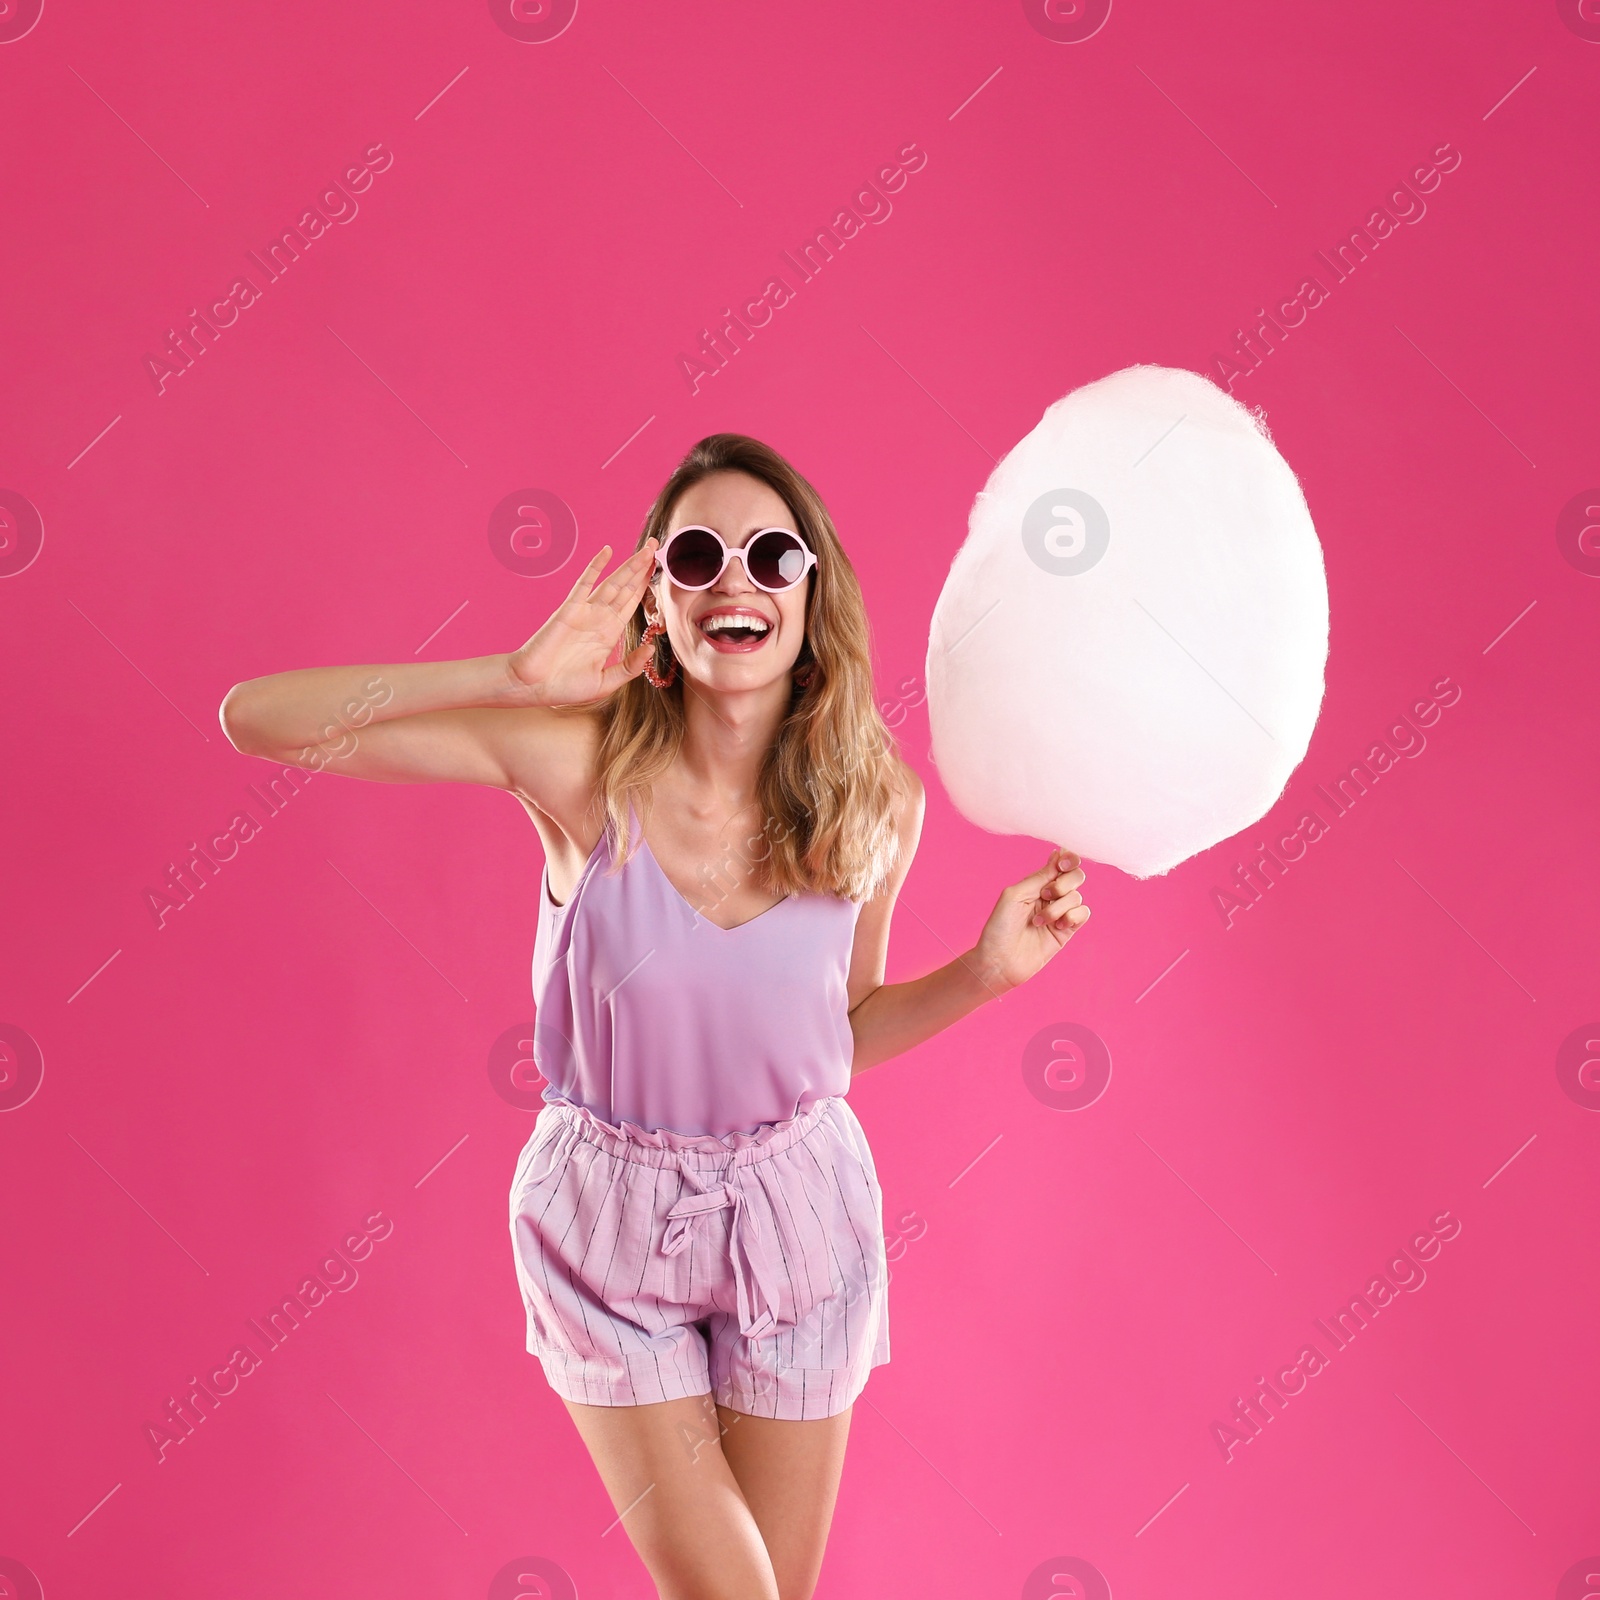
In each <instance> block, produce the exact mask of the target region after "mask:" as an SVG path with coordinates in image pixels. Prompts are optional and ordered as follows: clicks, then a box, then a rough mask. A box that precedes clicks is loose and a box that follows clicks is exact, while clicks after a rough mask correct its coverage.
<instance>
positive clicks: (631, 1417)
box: [565, 1395, 850, 1600]
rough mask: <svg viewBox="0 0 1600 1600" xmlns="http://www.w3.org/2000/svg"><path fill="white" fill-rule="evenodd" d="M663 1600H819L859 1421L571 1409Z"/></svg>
mask: <svg viewBox="0 0 1600 1600" xmlns="http://www.w3.org/2000/svg"><path fill="white" fill-rule="evenodd" d="M565 1404H566V1407H567V1410H568V1412H569V1413H570V1414H571V1416H572V1420H573V1422H574V1423H575V1424H576V1425H577V1428H578V1432H579V1434H580V1436H581V1437H582V1439H583V1442H584V1444H585V1445H586V1446H587V1447H588V1450H589V1453H590V1455H591V1456H592V1457H593V1459H594V1464H595V1467H596V1469H597V1470H598V1471H599V1473H600V1477H601V1481H602V1482H603V1483H604V1484H605V1487H606V1492H607V1493H608V1494H609V1495H610V1497H611V1503H612V1505H613V1506H614V1507H615V1508H616V1511H617V1521H618V1524H620V1526H621V1527H622V1528H625V1529H626V1530H627V1533H628V1536H629V1538H630V1539H631V1540H632V1541H633V1546H634V1548H635V1549H636V1550H637V1551H638V1552H639V1557H640V1559H641V1560H642V1561H643V1562H644V1564H645V1566H646V1567H648V1568H649V1570H650V1575H651V1577H652V1578H653V1579H654V1580H655V1583H656V1586H657V1588H658V1590H659V1591H660V1594H661V1596H662V1600H723V1597H725V1596H726V1597H728V1600H733V1597H735V1596H737V1597H738V1600H810V1596H811V1594H812V1591H813V1590H814V1589H815V1587H816V1582H817V1575H818V1573H819V1571H820V1570H821V1567H822V1557H823V1552H824V1550H825V1549H826V1547H827V1542H828V1529H829V1526H830V1524H831V1522H832V1520H833V1508H834V1502H835V1500H836V1499H837V1497H838V1492H839V1477H840V1474H841V1472H842V1471H843V1467H844V1453H845V1442H846V1440H847V1438H848V1436H849V1431H850V1412H849V1411H848V1410H847V1411H843V1412H841V1413H839V1414H838V1415H837V1416H833V1417H824V1418H819V1419H817V1420H815V1421H811V1422H786V1421H779V1420H775V1419H773V1418H771V1417H751V1416H746V1415H745V1414H744V1413H742V1412H738V1411H731V1410H729V1409H728V1408H727V1407H726V1406H718V1405H714V1404H713V1402H712V1399H711V1397H710V1395H700V1396H696V1397H694V1398H691V1399H686V1400H668V1401H665V1402H662V1403H660V1404H656V1405H642V1406H590V1405H580V1404H578V1403H577V1402H576V1401H571V1400H569V1401H567V1402H565Z"/></svg>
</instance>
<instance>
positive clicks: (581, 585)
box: [567, 544, 611, 601]
mask: <svg viewBox="0 0 1600 1600" xmlns="http://www.w3.org/2000/svg"><path fill="white" fill-rule="evenodd" d="M610 554H611V546H610V545H608V544H603V545H601V546H600V548H599V549H598V550H597V551H595V553H594V555H592V556H591V557H590V558H589V565H588V566H586V567H585V568H584V569H583V571H582V572H580V573H579V574H578V581H577V582H576V583H575V584H573V586H572V587H571V588H570V589H569V590H568V591H567V599H568V600H569V601H572V600H587V599H588V598H589V591H590V590H591V589H592V588H593V587H594V580H595V576H596V574H597V573H598V572H599V571H600V569H601V568H602V567H603V566H605V564H606V557H607V556H609V555H610Z"/></svg>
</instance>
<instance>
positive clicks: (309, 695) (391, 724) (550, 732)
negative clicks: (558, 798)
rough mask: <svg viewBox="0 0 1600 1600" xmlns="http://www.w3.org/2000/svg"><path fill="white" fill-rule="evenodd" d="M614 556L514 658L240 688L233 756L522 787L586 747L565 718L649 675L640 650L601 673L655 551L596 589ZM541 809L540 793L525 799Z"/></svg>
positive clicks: (594, 567)
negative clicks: (639, 675) (621, 685)
mask: <svg viewBox="0 0 1600 1600" xmlns="http://www.w3.org/2000/svg"><path fill="white" fill-rule="evenodd" d="M609 551H610V546H609V545H607V546H605V547H604V548H603V549H602V550H601V551H600V553H599V554H598V555H597V556H596V557H595V558H594V560H592V561H591V562H590V563H589V565H588V566H587V567H586V568H585V569H584V570H583V572H582V573H580V574H579V577H578V580H577V582H576V583H575V584H574V585H573V587H572V590H571V592H570V593H569V594H568V596H567V598H566V600H565V601H563V602H562V604H561V605H560V606H559V607H557V609H556V611H555V612H554V613H553V614H552V615H551V617H550V619H549V621H547V622H546V623H545V625H544V626H543V627H542V628H540V630H539V631H538V632H537V633H536V634H534V636H533V637H532V638H531V639H530V640H529V641H528V642H527V643H526V644H525V645H524V646H523V647H522V648H521V649H520V650H517V651H513V652H511V653H510V654H508V655H490V656H475V657H472V658H469V659H467V660H463V661H407V662H401V663H399V664H397V665H387V666H360V667H307V668H302V669H299V670H296V671H292V672H277V673H273V674H271V675H270V676H267V677H263V678H252V679H250V680H248V681H247V682H244V683H239V684H235V685H234V687H233V688H232V689H230V690H229V691H228V694H227V697H226V698H225V699H224V700H223V702H222V707H221V711H220V713H219V715H220V719H221V722H222V727H223V731H224V732H225V733H226V734H227V736H228V739H229V741H230V742H231V743H232V744H233V746H234V748H235V749H237V750H239V751H241V752H242V753H244V754H246V755H255V756H261V757H263V758H265V759H267V760H269V761H278V762H282V763H286V764H289V765H294V766H303V767H311V768H314V769H316V770H319V771H320V770H324V769H326V770H329V771H336V772H342V773H344V774H345V775H347V776H349V777H353V778H367V779H371V780H373V781H375V782H380V783H481V784H488V785H491V786H493V787H495V788H502V789H519V788H525V787H526V785H527V783H528V781H529V779H530V777H532V778H533V780H534V782H535V785H536V786H537V783H538V777H537V774H538V773H539V772H540V771H541V770H543V768H544V767H545V766H546V764H547V763H549V762H554V763H556V764H557V765H561V764H562V762H563V757H564V756H567V755H569V754H572V753H574V752H576V751H577V750H578V749H580V747H582V746H584V745H585V743H586V741H585V740H584V739H583V738H582V737H581V736H580V734H579V731H578V730H577V729H575V727H574V718H573V716H572V715H571V710H570V709H569V708H578V707H581V706H583V705H584V704H585V703H587V702H591V701H594V700H597V699H599V698H601V697H602V696H603V695H605V694H608V693H610V691H611V690H612V689H614V688H615V687H616V686H617V685H618V684H619V683H622V682H624V681H626V680H627V679H628V678H630V677H633V676H634V675H635V674H636V673H638V672H640V671H642V670H643V667H644V659H645V655H646V654H647V653H648V652H647V651H646V650H645V649H644V648H643V647H641V648H640V649H638V650H635V651H634V652H633V653H632V654H631V655H630V656H629V657H628V658H627V659H626V660H624V661H619V662H616V663H613V664H611V665H609V666H608V665H607V664H606V663H607V658H608V657H609V656H610V654H611V652H612V651H613V650H614V649H615V648H616V644H617V641H618V639H620V638H621V636H622V630H623V627H624V625H625V624H626V622H627V619H628V617H629V615H630V614H631V613H632V611H633V609H634V607H635V606H637V605H638V603H639V599H640V596H641V595H642V594H643V593H644V589H645V585H646V584H647V583H648V582H649V578H650V572H651V570H652V567H653V562H654V554H655V545H654V543H653V542H647V543H646V544H645V546H644V547H643V548H642V549H640V550H638V551H636V552H635V553H634V554H633V555H632V556H630V557H629V558H628V560H627V561H625V562H624V563H623V564H622V565H621V566H620V567H618V568H617V570H616V571H615V572H614V573H612V574H611V576H610V577H609V578H607V579H605V580H604V582H601V583H598V584H596V582H595V580H596V578H597V577H598V574H599V572H600V569H601V568H602V567H603V566H604V565H605V560H606V557H607V555H608V554H609ZM531 798H533V799H535V801H537V799H538V796H537V794H535V795H533V796H531Z"/></svg>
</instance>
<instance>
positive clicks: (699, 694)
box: [676, 678, 790, 806]
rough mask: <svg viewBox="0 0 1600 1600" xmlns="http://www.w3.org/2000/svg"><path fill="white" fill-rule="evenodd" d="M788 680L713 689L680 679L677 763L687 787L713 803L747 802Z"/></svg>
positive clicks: (785, 705) (785, 702)
mask: <svg viewBox="0 0 1600 1600" xmlns="http://www.w3.org/2000/svg"><path fill="white" fill-rule="evenodd" d="M789 692H790V690H789V681H788V679H787V678H782V679H780V680H778V681H777V682H775V683H769V684H763V685H762V686H761V687H760V688H759V689H745V690H737V691H733V692H723V693H715V692H712V691H709V690H706V689H702V688H699V687H697V686H696V685H695V684H693V683H689V682H685V683H684V685H683V713H684V730H683V743H682V744H681V746H680V747H679V750H678V759H677V762H676V765H677V766H678V768H679V773H680V776H681V777H682V778H683V780H684V782H685V785H686V787H688V788H689V789H690V790H691V791H692V792H694V793H695V794H697V795H699V796H702V797H704V800H705V801H706V802H708V803H710V804H711V805H712V806H719V805H721V806H725V805H726V804H727V803H730V802H736V803H738V804H741V805H742V804H746V803H748V802H749V801H750V800H751V799H752V798H753V797H754V795H755V791H756V783H757V780H758V779H759V778H760V776H761V768H762V765H763V763H764V762H765V761H766V758H767V752H768V750H770V749H771V748H772V744H773V741H774V740H775V739H776V738H777V737H778V729H779V728H780V727H781V726H782V725H783V720H784V718H785V716H786V715H787V714H788V710H789Z"/></svg>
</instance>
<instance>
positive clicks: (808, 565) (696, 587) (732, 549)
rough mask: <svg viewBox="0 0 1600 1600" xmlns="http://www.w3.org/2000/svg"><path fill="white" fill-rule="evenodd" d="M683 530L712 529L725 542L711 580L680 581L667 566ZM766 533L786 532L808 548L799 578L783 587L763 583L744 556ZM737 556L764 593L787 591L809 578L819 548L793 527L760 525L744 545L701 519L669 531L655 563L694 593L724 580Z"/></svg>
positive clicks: (719, 541)
mask: <svg viewBox="0 0 1600 1600" xmlns="http://www.w3.org/2000/svg"><path fill="white" fill-rule="evenodd" d="M681 533H709V534H710V535H711V537H712V538H713V539H715V540H716V541H717V543H718V544H719V545H721V546H722V565H721V566H720V567H718V568H717V575H716V576H715V577H714V578H712V579H711V580H710V582H708V583H696V584H688V583H679V582H678V580H677V578H675V577H673V574H672V570H671V569H670V568H669V567H668V566H667V552H668V551H669V550H671V549H672V545H673V541H674V540H675V539H676V538H677V537H678V535H679V534H681ZM764 533H786V534H788V535H789V537H790V538H791V539H794V540H796V541H798V543H799V545H800V548H801V549H802V550H803V551H804V552H805V557H806V561H805V565H804V566H803V567H802V568H801V569H800V576H799V577H798V578H796V579H795V580H794V582H793V583H786V584H785V585H784V586H783V587H782V588H781V589H772V588H769V587H768V586H767V585H766V584H764V583H763V582H762V581H761V580H760V579H759V578H758V577H756V575H755V574H754V573H753V572H752V571H751V570H750V567H749V565H748V563H747V562H746V560H745V554H744V553H745V551H746V550H747V549H749V547H750V546H751V545H753V544H754V543H755V542H756V540H757V539H759V538H760V537H761V536H762V534H764ZM735 556H737V557H738V558H739V565H740V567H741V568H742V569H743V571H744V575H745V577H746V578H747V579H748V580H749V581H750V582H751V583H752V584H754V585H755V587H756V588H758V589H760V590H761V591H762V593H763V594H787V593H788V592H789V591H790V590H791V589H797V588H799V586H800V585H801V584H802V583H804V582H805V581H806V574H807V573H808V572H810V571H811V569H812V568H813V567H814V566H816V564H817V552H816V551H815V550H813V549H812V548H811V546H810V545H808V544H807V543H806V542H805V540H804V539H802V538H801V537H800V535H799V534H798V533H797V532H795V530H794V529H793V528H781V527H771V528H757V529H756V531H755V532H754V533H752V534H751V535H750V537H749V538H748V539H746V540H745V542H744V543H743V544H742V545H741V544H729V543H728V541H727V540H726V539H724V538H723V537H722V535H721V534H720V533H718V532H717V530H716V529H715V528H708V527H706V525H705V524H704V523H702V522H691V523H689V524H687V525H686V526H684V527H682V528H674V529H673V530H672V532H671V534H670V535H668V537H667V541H666V543H665V544H663V545H662V546H661V548H660V549H659V550H657V551H656V567H657V569H658V570H660V571H662V572H665V573H666V575H667V577H668V578H669V579H671V581H672V582H673V583H675V584H677V586H678V587H679V588H680V589H684V590H687V591H688V592H689V593H691V594H700V593H703V592H704V591H705V590H707V589H711V588H715V587H716V585H717V584H719V583H721V582H722V575H723V573H725V572H726V571H727V570H728V563H729V562H730V561H731V560H733V558H734V557H735Z"/></svg>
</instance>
